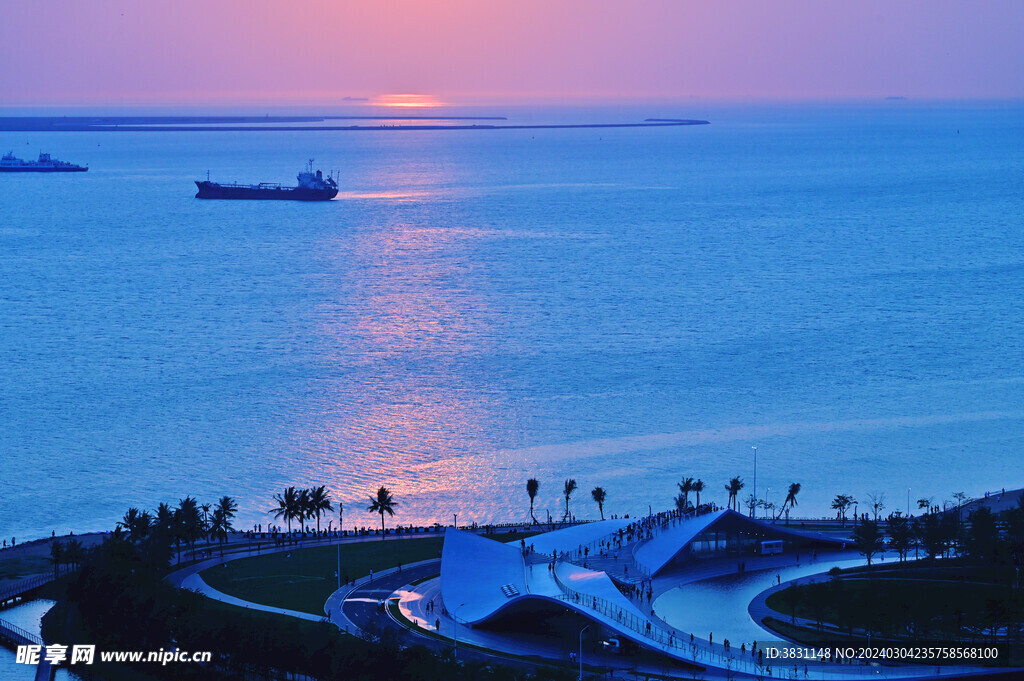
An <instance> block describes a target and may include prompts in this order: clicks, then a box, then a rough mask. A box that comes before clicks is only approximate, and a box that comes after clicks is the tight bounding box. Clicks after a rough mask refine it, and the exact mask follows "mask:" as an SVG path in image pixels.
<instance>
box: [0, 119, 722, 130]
mask: <svg viewBox="0 0 1024 681" xmlns="http://www.w3.org/2000/svg"><path fill="white" fill-rule="evenodd" d="M329 120H331V121H333V120H380V121H459V123H457V124H453V125H437V124H412V125H281V124H282V123H322V122H324V121H329ZM504 120H508V119H507V118H505V117H504V116H490V117H486V116H480V117H470V116H149V117H147V116H131V117H107V116H99V117H96V116H88V117H87V116H82V117H0V131H3V132H218V131H220V132H289V131H302V130H320V131H365V130H389V131H390V130H534V129H552V128H646V127H659V126H660V127H663V126H677V125H707V124H708V123H709V121H701V120H688V119H682V118H678V119H676V118H671V119H669V118H666V119H654V118H649V119H647V120H646V121H644V122H643V123H541V124H533V125H496V124H492V123H488V124H477V123H473V124H466V123H463V122H462V121H504ZM215 124H216V125H215ZM268 124H269V125H268ZM273 124H276V125H273Z"/></svg>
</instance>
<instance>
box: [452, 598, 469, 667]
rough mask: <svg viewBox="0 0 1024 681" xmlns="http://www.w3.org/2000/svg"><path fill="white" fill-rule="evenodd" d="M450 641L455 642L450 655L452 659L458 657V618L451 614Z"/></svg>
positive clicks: (461, 604) (460, 604)
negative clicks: (453, 649)
mask: <svg viewBox="0 0 1024 681" xmlns="http://www.w3.org/2000/svg"><path fill="white" fill-rule="evenodd" d="M464 605H466V604H465V603H459V607H460V608H461V607H462V606H464ZM451 615H452V639H453V640H454V641H455V651H454V652H453V653H452V655H453V656H454V657H458V656H459V616H458V615H456V614H455V613H454V612H452V614H451Z"/></svg>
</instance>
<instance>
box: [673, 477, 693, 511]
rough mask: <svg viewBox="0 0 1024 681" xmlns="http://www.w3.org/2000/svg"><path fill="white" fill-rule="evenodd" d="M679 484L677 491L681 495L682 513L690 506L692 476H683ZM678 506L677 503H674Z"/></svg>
mask: <svg viewBox="0 0 1024 681" xmlns="http://www.w3.org/2000/svg"><path fill="white" fill-rule="evenodd" d="M678 484H679V492H680V494H682V495H683V513H686V511H687V509H689V507H690V492H692V491H693V478H683V480H682V482H680V483H678ZM676 506H678V503H677V504H676Z"/></svg>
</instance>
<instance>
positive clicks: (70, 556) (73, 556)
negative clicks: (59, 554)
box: [64, 539, 85, 569]
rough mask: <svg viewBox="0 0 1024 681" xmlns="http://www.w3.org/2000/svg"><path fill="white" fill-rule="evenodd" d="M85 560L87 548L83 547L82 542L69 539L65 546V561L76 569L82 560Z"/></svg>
mask: <svg viewBox="0 0 1024 681" xmlns="http://www.w3.org/2000/svg"><path fill="white" fill-rule="evenodd" d="M83 558H85V547H83V546H82V542H80V541H78V540H77V539H69V540H68V541H67V543H65V544H64V561H65V562H66V563H68V564H69V565H70V566H71V569H74V568H76V567H77V566H78V564H79V563H80V562H82V559H83Z"/></svg>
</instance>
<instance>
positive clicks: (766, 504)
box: [764, 487, 772, 520]
mask: <svg viewBox="0 0 1024 681" xmlns="http://www.w3.org/2000/svg"><path fill="white" fill-rule="evenodd" d="M771 493H772V488H771V487H769V488H768V491H767V492H765V493H764V519H765V520H768V497H769V496H771Z"/></svg>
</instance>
